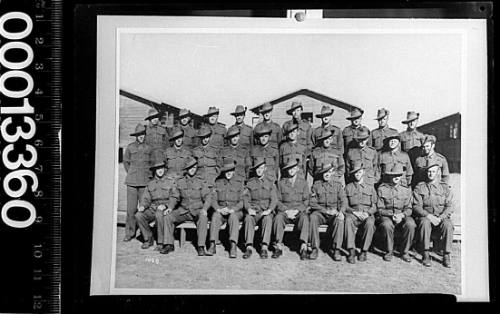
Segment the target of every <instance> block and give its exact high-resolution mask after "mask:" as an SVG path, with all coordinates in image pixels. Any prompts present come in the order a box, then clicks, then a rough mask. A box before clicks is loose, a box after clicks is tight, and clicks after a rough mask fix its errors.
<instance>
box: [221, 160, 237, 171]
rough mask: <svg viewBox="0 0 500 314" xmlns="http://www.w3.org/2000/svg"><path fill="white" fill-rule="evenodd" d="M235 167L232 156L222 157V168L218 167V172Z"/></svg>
mask: <svg viewBox="0 0 500 314" xmlns="http://www.w3.org/2000/svg"><path fill="white" fill-rule="evenodd" d="M235 168H236V161H235V160H233V159H232V158H226V159H224V164H223V165H222V168H221V169H220V172H221V173H223V172H228V171H231V170H234V169H235Z"/></svg>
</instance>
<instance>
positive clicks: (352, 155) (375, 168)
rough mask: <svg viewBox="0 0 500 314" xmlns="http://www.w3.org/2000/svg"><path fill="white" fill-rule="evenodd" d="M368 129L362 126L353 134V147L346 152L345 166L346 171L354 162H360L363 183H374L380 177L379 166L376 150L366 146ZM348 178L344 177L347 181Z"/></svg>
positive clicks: (348, 170) (351, 167)
mask: <svg viewBox="0 0 500 314" xmlns="http://www.w3.org/2000/svg"><path fill="white" fill-rule="evenodd" d="M369 136H370V131H369V130H368V128H367V127H365V126H363V127H361V128H359V129H358V130H356V133H355V134H354V140H353V144H351V146H353V148H351V149H349V151H348V152H347V158H346V166H347V169H346V170H347V172H350V171H351V170H352V169H353V166H354V163H355V162H358V161H359V162H361V163H362V164H363V166H364V169H365V171H364V172H365V179H364V181H365V183H366V184H370V185H374V184H375V183H376V182H378V180H379V178H380V168H379V165H378V155H377V151H376V150H375V149H374V148H372V147H370V146H368V137H369ZM349 179H350V178H348V177H346V180H347V181H348V180H349Z"/></svg>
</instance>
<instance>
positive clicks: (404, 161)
mask: <svg viewBox="0 0 500 314" xmlns="http://www.w3.org/2000/svg"><path fill="white" fill-rule="evenodd" d="M396 164H400V165H401V166H402V168H403V171H404V173H403V176H402V177H401V184H402V185H404V186H410V184H411V180H412V176H413V167H412V166H411V162H410V157H409V156H408V154H407V153H405V152H402V151H400V150H399V149H396V150H391V151H382V152H381V153H380V155H379V165H380V172H381V173H384V172H385V170H386V169H392V168H393V167H394V165H396Z"/></svg>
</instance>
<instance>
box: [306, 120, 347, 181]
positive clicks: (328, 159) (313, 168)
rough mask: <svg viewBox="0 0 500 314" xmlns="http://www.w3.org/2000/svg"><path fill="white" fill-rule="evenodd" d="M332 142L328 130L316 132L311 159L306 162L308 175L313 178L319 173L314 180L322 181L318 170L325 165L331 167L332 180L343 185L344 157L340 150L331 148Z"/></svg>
mask: <svg viewBox="0 0 500 314" xmlns="http://www.w3.org/2000/svg"><path fill="white" fill-rule="evenodd" d="M332 140H333V134H332V132H331V131H330V130H326V129H322V130H320V131H319V132H316V140H315V142H316V147H315V148H314V149H313V151H312V153H311V158H310V159H309V162H308V168H309V173H310V174H311V175H312V176H313V177H314V175H315V174H317V173H319V176H320V177H318V178H314V181H316V180H323V174H322V173H321V172H319V170H320V169H322V168H323V166H325V165H332V166H333V170H332V171H333V180H335V181H337V182H339V183H341V184H342V186H344V185H345V181H344V173H345V163H344V157H342V153H341V151H340V150H338V149H336V148H335V147H332V145H331V142H332Z"/></svg>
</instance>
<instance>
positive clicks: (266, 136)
mask: <svg viewBox="0 0 500 314" xmlns="http://www.w3.org/2000/svg"><path fill="white" fill-rule="evenodd" d="M259 142H260V145H262V146H265V145H266V144H267V143H268V142H269V134H264V135H261V136H259Z"/></svg>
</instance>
